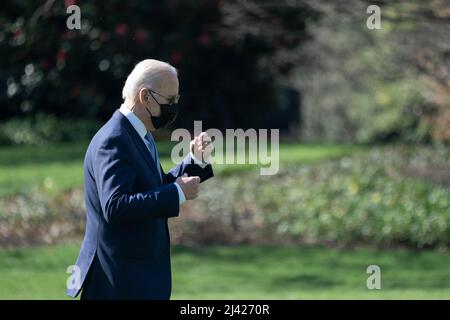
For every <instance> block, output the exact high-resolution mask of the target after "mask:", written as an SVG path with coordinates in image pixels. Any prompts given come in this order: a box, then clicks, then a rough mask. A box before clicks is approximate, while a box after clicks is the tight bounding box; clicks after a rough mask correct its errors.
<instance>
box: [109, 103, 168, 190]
mask: <svg viewBox="0 0 450 320" xmlns="http://www.w3.org/2000/svg"><path fill="white" fill-rule="evenodd" d="M114 117H115V118H117V119H118V120H119V121H121V123H122V124H123V125H124V127H125V128H126V129H127V131H128V133H129V134H130V135H131V140H133V143H134V144H135V145H136V147H137V148H138V149H139V151H140V153H141V155H142V157H143V158H144V159H145V160H146V161H147V164H148V165H149V167H150V169H151V170H153V173H154V174H155V175H156V177H157V180H158V184H159V185H161V182H162V181H161V177H160V175H159V172H158V167H157V165H159V164H156V163H155V161H154V160H153V158H152V156H151V155H150V151H149V150H148V149H147V146H146V145H145V143H144V141H142V138H141V137H140V136H139V134H138V133H137V132H136V130H135V129H134V128H133V126H132V125H131V123H130V122H129V121H128V119H127V118H126V117H125V116H124V115H123V114H122V113H121V112H120V111H118V110H117V111H116V112H115V113H114Z"/></svg>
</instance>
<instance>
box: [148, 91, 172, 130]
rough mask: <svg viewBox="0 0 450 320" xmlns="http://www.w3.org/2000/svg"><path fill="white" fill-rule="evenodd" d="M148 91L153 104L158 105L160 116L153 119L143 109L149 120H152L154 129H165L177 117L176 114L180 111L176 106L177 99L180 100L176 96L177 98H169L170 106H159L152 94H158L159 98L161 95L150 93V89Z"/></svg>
mask: <svg viewBox="0 0 450 320" xmlns="http://www.w3.org/2000/svg"><path fill="white" fill-rule="evenodd" d="M148 90H149V94H150V95H151V96H152V98H153V100H155V102H156V103H157V104H158V105H159V107H160V109H161V114H160V115H159V117H155V116H153V115H152V114H151V112H150V111H149V110H148V109H147V107H145V109H146V110H147V112H148V114H149V115H150V119H151V120H152V123H153V126H154V127H155V129H160V128H164V127H167V126H168V125H170V124H171V123H173V122H174V121H175V119H176V118H177V116H178V112H179V111H180V107H179V106H178V99H179V98H180V96H179V95H177V96H175V97H173V98H171V99H170V102H171V103H170V104H160V103H159V102H158V100H156V98H155V96H154V95H153V93H155V94H158V95H160V96H162V95H161V94H159V93H157V92H155V91H152V90H150V89H148ZM152 92H153V93H152ZM163 97H164V96H163ZM165 98H166V99H167V97H165Z"/></svg>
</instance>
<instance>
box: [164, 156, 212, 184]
mask: <svg viewBox="0 0 450 320" xmlns="http://www.w3.org/2000/svg"><path fill="white" fill-rule="evenodd" d="M185 173H187V175H188V176H199V177H200V183H202V182H203V181H206V180H208V179H209V178H211V177H213V176H214V173H213V170H212V166H211V164H208V165H207V166H206V167H204V168H202V167H201V166H199V165H198V164H196V163H195V162H194V159H192V157H191V156H190V155H187V156H186V157H185V158H184V159H183V161H182V162H181V163H180V164H178V165H177V166H175V167H173V168H172V169H171V170H170V171H169V172H168V173H166V181H167V182H168V183H172V182H175V180H176V179H177V178H178V177H181V176H182V175H183V174H185Z"/></svg>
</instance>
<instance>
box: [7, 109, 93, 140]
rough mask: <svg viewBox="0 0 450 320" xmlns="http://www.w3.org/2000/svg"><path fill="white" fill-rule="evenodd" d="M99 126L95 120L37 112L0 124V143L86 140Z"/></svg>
mask: <svg viewBox="0 0 450 320" xmlns="http://www.w3.org/2000/svg"><path fill="white" fill-rule="evenodd" d="M99 128H100V123H99V122H98V121H97V120H88V119H58V118H56V117H54V116H51V115H44V114H38V115H37V116H36V117H34V118H24V119H19V118H15V119H11V120H8V121H6V122H3V123H1V124H0V144H3V145H45V144H52V143H60V142H71V141H87V140H89V139H90V138H92V136H93V135H94V134H95V132H96V131H97V130H98V129H99Z"/></svg>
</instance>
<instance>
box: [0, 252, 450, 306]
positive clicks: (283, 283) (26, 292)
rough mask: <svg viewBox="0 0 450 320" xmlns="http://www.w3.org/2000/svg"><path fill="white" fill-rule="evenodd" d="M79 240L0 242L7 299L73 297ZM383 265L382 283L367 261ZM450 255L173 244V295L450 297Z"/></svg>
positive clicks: (0, 285) (0, 283) (0, 289)
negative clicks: (17, 245)
mask: <svg viewBox="0 0 450 320" xmlns="http://www.w3.org/2000/svg"><path fill="white" fill-rule="evenodd" d="M78 248H79V247H78V246H77V245H60V246H53V247H38V248H21V249H14V250H11V249H10V250H6V249H1V250H0V299H66V296H65V294H64V288H65V283H66V279H67V276H68V275H67V274H65V270H66V268H67V266H68V265H70V264H72V263H73V262H74V260H75V258H76V255H77V253H78ZM370 264H377V265H379V266H380V268H381V290H368V289H367V288H366V280H367V277H368V274H366V268H367V266H368V265H370ZM449 265H450V258H449V256H448V254H445V253H439V252H432V251H420V252H419V251H409V250H389V251H387V250H386V251H378V250H373V249H352V250H343V249H326V248H297V247H270V246H239V247H218V246H212V247H207V248H195V249H193V248H187V247H173V248H172V272H173V294H172V299H419V298H420V299H450V269H449Z"/></svg>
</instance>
